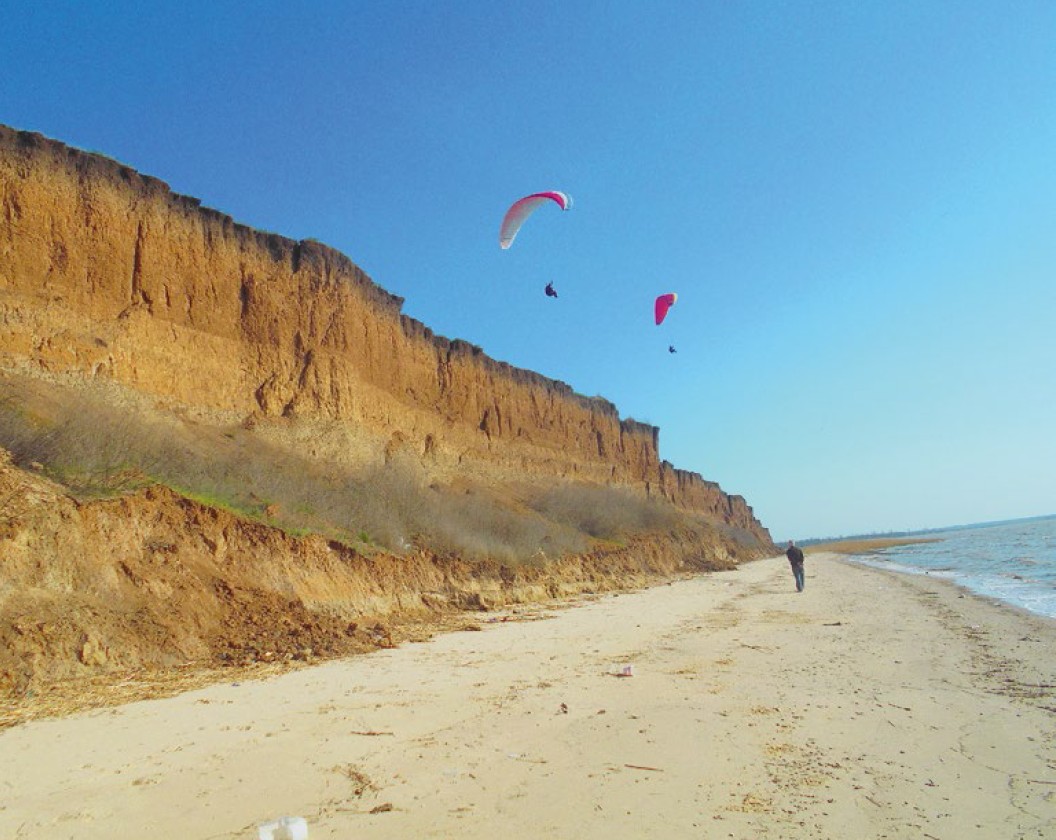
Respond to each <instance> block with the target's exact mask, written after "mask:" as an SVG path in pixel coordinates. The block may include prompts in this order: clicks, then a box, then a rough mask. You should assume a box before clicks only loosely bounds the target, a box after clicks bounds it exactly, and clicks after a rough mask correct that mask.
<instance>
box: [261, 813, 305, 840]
mask: <svg viewBox="0 0 1056 840" xmlns="http://www.w3.org/2000/svg"><path fill="white" fill-rule="evenodd" d="M257 831H258V835H257V836H258V840H308V823H307V822H305V819H304V817H279V818H278V819H277V820H272V821H271V822H266V823H261V824H260V825H258V826H257Z"/></svg>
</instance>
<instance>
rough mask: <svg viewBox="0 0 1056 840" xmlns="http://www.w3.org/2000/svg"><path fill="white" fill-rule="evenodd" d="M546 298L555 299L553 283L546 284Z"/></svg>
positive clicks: (555, 293) (555, 292)
mask: <svg viewBox="0 0 1056 840" xmlns="http://www.w3.org/2000/svg"><path fill="white" fill-rule="evenodd" d="M546 296H547V297H552V298H556V297H557V291H556V290H555V289H554V284H553V282H550V283H547V284H546Z"/></svg>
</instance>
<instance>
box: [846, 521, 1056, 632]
mask: <svg viewBox="0 0 1056 840" xmlns="http://www.w3.org/2000/svg"><path fill="white" fill-rule="evenodd" d="M922 536H924V537H927V538H938V539H939V540H940V542H933V543H920V544H917V545H905V546H897V547H894V548H888V549H884V550H882V551H877V552H874V553H873V554H863V555H860V556H858V557H856V558H854V559H855V560H857V561H859V562H862V563H866V564H867V565H870V566H877V567H879V568H883V569H891V570H893V571H898V572H906V573H910V574H929V575H935V576H941V577H945V578H949V579H950V580H952V581H954V582H955V583H958V584H960V585H961V586H963V587H965V588H966V589H968V590H970V591H972V592H975V593H978V594H979V595H986V596H988V597H990V598H996V599H998V600H1000V601H1005V602H1006V603H1009V604H1014V605H1015V606H1017V607H1021V608H1023V609H1026V610H1030V611H1031V612H1034V613H1038V614H1040V615H1045V616H1049V617H1050V618H1056V516H1047V517H1044V518H1041V519H1024V520H1019V521H1016V522H1002V523H999V524H993V525H977V526H971V527H967V528H954V529H950V530H945V531H935V532H932V533H928V534H924V535H922Z"/></svg>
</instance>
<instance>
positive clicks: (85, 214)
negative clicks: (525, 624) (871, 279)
mask: <svg viewBox="0 0 1056 840" xmlns="http://www.w3.org/2000/svg"><path fill="white" fill-rule="evenodd" d="M402 304H403V301H402V300H401V299H400V298H398V297H396V296H394V295H392V294H389V293H388V292H386V291H385V290H384V289H382V288H381V287H379V286H378V285H377V284H375V283H374V282H373V281H372V280H371V279H370V278H369V277H367V276H366V275H365V274H364V273H363V272H362V271H361V270H360V269H359V268H358V267H357V266H356V265H355V264H354V263H353V262H352V261H351V260H349V259H348V258H347V257H346V256H344V255H343V254H341V253H338V252H337V251H335V250H333V249H331V248H329V247H327V246H325V245H323V244H321V243H318V242H315V241H312V240H304V241H300V242H295V241H293V240H290V239H287V238H284V237H282V236H279V235H276V234H271V233H264V232H260V231H256V230H252V229H250V228H248V227H246V226H244V225H240V224H237V223H236V222H234V221H233V220H232V219H231V218H230V217H228V216H226V215H224V214H222V213H219V212H217V211H215V210H210V209H208V208H204V207H202V206H200V204H199V202H198V201H197V200H196V199H193V198H188V197H186V196H181V195H177V194H175V193H173V192H172V191H171V190H170V189H169V187H168V186H167V185H166V184H164V183H163V182H161V181H159V180H157V179H155V178H151V177H147V176H143V175H140V174H139V173H137V172H135V171H134V170H132V169H130V168H129V167H127V166H123V165H121V164H120V163H117V162H115V161H113V160H110V159H108V158H105V157H103V156H100V155H97V154H91V153H86V152H82V151H79V150H77V149H73V148H70V147H68V146H65V145H63V144H62V143H59V142H56V141H53V140H49V139H46V138H44V137H42V136H40V135H37V134H32V133H27V132H20V131H16V130H13V129H10V128H6V127H2V126H0V375H2V376H4V377H7V378H6V379H2V380H0V381H3V382H6V383H8V386H5V387H6V391H0V398H2V399H3V400H4V401H5V403H4V406H5V409H6V408H10V407H11V405H10V404H11V403H12V401H14V402H16V403H17V402H19V401H20V400H21V399H23V398H24V396H25V395H26V394H28V393H30V392H31V391H32V389H27V388H25V387H24V384H25V383H26V382H27V381H29V382H34V383H36V384H38V385H40V386H41V388H42V389H44V388H45V386H46V387H47V388H50V389H51V390H50V391H48V393H49V394H51V395H52V396H54V395H58V396H54V398H55V399H58V400H61V399H63V396H62V395H63V394H64V393H65V394H76V393H77V391H78V389H83V390H84V391H86V392H91V394H92V395H93V396H92V399H99V398H100V395H101V398H104V399H110V400H114V401H115V402H117V403H119V404H120V406H121V407H128V406H132V407H133V408H134V409H136V410H142V409H144V407H147V408H148V409H149V410H150V411H155V412H161V413H163V414H164V416H166V417H169V418H173V417H175V418H178V419H179V421H180V422H183V421H184V418H186V419H187V422H188V423H189V427H188V428H189V429H190V431H189V434H199V435H201V436H202V437H203V438H207V437H208V435H206V434H205V429H204V426H205V425H209V428H210V430H211V434H213V435H221V436H223V435H226V434H230V435H231V436H232V437H233V436H234V434H233V432H230V429H231V427H232V426H233V425H234V424H237V425H238V426H240V427H241V429H240V430H239V431H244V432H245V433H246V434H249V435H253V436H257V435H259V436H260V438H261V440H263V441H266V442H267V444H268V445H269V446H271V445H275V444H277V445H279V446H280V447H282V446H284V447H287V448H288V450H289V451H293V452H295V453H296V454H297V457H298V458H302V459H304V460H305V462H306V463H309V464H311V463H326V464H333V463H339V464H342V465H344V466H347V467H351V468H356V467H366V468H372V467H376V466H378V465H382V464H385V463H387V462H389V461H391V460H393V459H395V458H398V459H399V463H400V464H401V465H402V464H405V463H410V464H412V465H413V468H414V470H415V471H416V475H419V476H422V477H424V482H423V485H424V483H428V484H429V486H430V487H432V486H444V485H448V486H450V487H452V488H453V489H454V490H456V491H457V490H458V489H460V488H462V487H465V486H472V487H473V488H474V492H479V491H480V490H481V488H483V490H484V492H487V490H488V488H492V489H494V492H495V494H496V497H501V496H502V491H501V488H502V487H503V486H506V487H510V486H514V485H517V484H523V483H524V482H529V483H531V484H532V485H533V486H535V487H537V488H538V487H543V488H547V487H549V486H551V485H556V484H559V483H561V482H566V481H567V482H581V483H583V484H586V485H603V486H606V487H616V488H621V489H622V488H631V489H633V490H635V491H637V493H639V494H640V495H641V496H643V497H645V496H648V497H650V498H652V499H661V500H666V501H668V502H670V503H671V504H673V505H674V506H676V507H678V508H681V509H682V510H684V511H686V512H689V513H691V514H694V516H692V517H689V518H683V525H681V526H679V525H671V526H669V527H667V528H666V530H659V531H658V530H654V531H652V532H647V531H644V530H643V531H642V532H641V533H636V534H630V535H628V536H627V538H626V539H625V540H620V541H611V542H608V543H606V542H604V541H595V542H594V543H593V547H592V548H589V549H587V550H585V551H584V552H583V553H580V554H575V555H572V554H569V553H566V554H565V556H560V554H559V553H558V554H555V555H554V556H549V557H548V556H547V555H545V554H543V553H542V552H541V551H540V552H539V556H540V557H541V558H542V560H541V561H539V562H536V561H535V560H533V561H532V562H524V563H520V564H507V563H502V562H498V561H495V560H480V559H479V558H478V559H476V560H472V561H471V560H468V559H465V558H462V557H459V556H454V555H453V554H452V552H450V551H447V552H446V553H438V551H439V550H438V549H435V550H433V549H430V547H429V546H428V545H425V544H416V545H413V546H412V545H410V544H408V545H406V546H404V547H403V549H402V550H401V551H400V553H399V554H398V555H396V554H391V553H387V552H386V551H385V550H382V549H379V548H377V547H376V546H364V545H358V546H352V545H349V544H348V543H347V542H336V541H334V540H330V539H327V538H324V537H322V536H307V537H304V536H300V537H298V536H293V535H291V534H290V533H286V532H284V531H282V530H280V529H279V528H276V527H272V524H274V523H271V524H269V521H252V520H251V519H246V518H244V517H240V516H238V515H235V514H234V513H231V512H229V511H227V510H224V509H222V508H221V507H217V506H216V505H210V504H206V503H204V502H201V501H195V500H194V499H192V498H188V494H181V493H178V492H175V491H174V490H172V489H169V488H167V487H164V486H148V487H142V486H139V485H137V486H139V489H136V490H134V491H132V492H126V493H124V494H122V495H119V496H117V497H114V498H102V499H87V498H74V497H73V496H71V495H70V494H69V493H68V492H66V489H65V488H64V487H63V486H60V485H58V484H54V483H52V482H51V481H50V480H49V479H48V478H47V477H46V475H45V474H46V473H47V470H46V469H44V467H43V465H41V464H34V463H24V462H20V463H19V464H17V465H16V464H15V463H14V462H13V461H12V460H11V459H10V457H9V456H8V453H7V452H6V451H4V450H2V449H0V560H2V563H0V701H4V702H3V703H0V706H3V705H5V704H8V706H7V708H8V709H9V710H10V709H17V712H12V713H11V714H12V715H14V717H12V716H7V717H5V715H4V713H3V710H2V708H0V725H2V723H3V722H4V721H5V720H6V721H7V722H11V721H13V720H15V719H17V718H18V716H19V715H25V714H33V713H34V709H35V708H37V706H36V701H34V699H33V698H34V696H37V695H39V693H40V692H39V691H37V689H42V688H43V687H44V686H49V685H50V686H51V689H52V690H55V689H57V687H59V686H60V685H62V684H67V685H68V684H69V681H70V680H76V679H91V678H92V677H93V675H98V674H111V673H113V672H116V671H120V672H122V673H123V674H126V675H128V674H132V675H133V677H134V679H133V678H132V677H129V678H128V679H129V680H131V682H130V683H129V684H131V683H132V682H135V680H137V679H139V677H136V676H135V675H136V674H140V673H141V672H142V671H143V669H147V670H149V671H151V672H152V673H167V674H170V675H171V673H172V670H173V668H174V667H175V666H181V667H183V666H186V665H188V664H191V665H195V666H202V667H215V666H218V665H225V664H234V665H244V664H250V663H260V662H281V661H293V660H295V659H311V658H313V657H318V656H334V655H339V654H343V653H348V652H353V651H356V650H362V649H366V648H370V647H374V646H378V645H385V644H391V643H392V642H393V639H394V637H395V638H396V639H398V638H399V634H400V630H399V628H400V627H407V626H410V624H408V622H411V623H413V622H421V621H426V620H434V619H437V617H439V616H443V615H445V614H446V615H452V614H457V612H458V611H460V610H464V609H467V608H468V609H491V608H495V607H500V606H504V605H510V604H517V603H523V602H528V601H538V600H544V599H548V598H554V597H564V596H568V595H572V594H575V593H583V592H597V591H602V590H606V589H619V588H627V587H634V586H639V585H644V584H645V583H647V582H649V581H651V580H656V579H657V577H658V576H670V575H674V574H678V573H684V572H692V571H699V570H704V569H714V568H725V567H729V566H732V565H734V564H736V563H737V562H739V561H741V560H745V559H749V558H752V557H758V556H761V555H762V554H765V553H766V552H767V551H769V550H771V549H772V543H771V540H770V536H769V534H768V533H767V531H766V529H765V528H764V527H763V526H762V525H761V524H760V523H759V522H758V520H757V519H756V518H755V516H754V515H753V512H752V509H751V508H750V507H749V506H748V504H747V503H746V501H745V500H744V499H743V498H741V497H740V496H731V495H727V494H726V493H725V492H723V491H722V489H721V488H720V487H719V486H718V485H717V484H715V483H714V482H710V481H706V480H704V479H703V478H702V477H701V476H699V475H697V474H695V473H691V472H686V471H683V470H678V469H675V468H674V467H673V466H672V465H671V464H669V463H667V462H665V461H663V460H661V458H660V455H659V431H658V429H657V428H655V427H653V426H650V425H646V424H643V423H638V422H635V421H634V420H630V419H622V418H621V417H620V416H619V413H618V412H617V410H616V407H615V406H614V405H612V404H611V403H610V402H608V401H606V400H604V399H600V398H587V397H584V396H581V395H579V394H576V393H574V392H573V391H572V389H571V388H570V387H569V386H568V385H566V384H564V383H562V382H558V381H555V380H552V379H548V378H546V377H544V376H541V375H539V374H537V373H533V372H531V371H527V370H521V369H518V368H515V367H512V366H510V365H508V364H505V363H503V362H500V361H496V360H494V359H492V358H490V357H488V356H487V355H486V354H485V353H484V352H483V350H482V349H481V348H479V347H476V346H473V345H471V344H468V343H466V342H464V341H459V340H449V339H447V338H444V337H442V336H438V335H435V334H434V333H433V332H432V331H431V330H429V329H428V327H426V326H425V325H423V324H421V323H419V322H418V321H415V320H414V319H412V318H409V317H407V316H406V315H404V314H403V313H402V311H401V310H402ZM16 381H17V382H19V383H22V384H21V385H19V386H18V388H16V386H15V385H14V383H15V382H16ZM41 393H44V391H43V390H42V391H41ZM49 398H51V397H49ZM84 404H88V403H87V402H85V401H84V400H81V399H80V398H79V397H71V398H70V400H69V405H68V406H66V410H67V413H68V412H69V411H70V410H73V411H76V410H77V408H76V407H77V406H78V405H84ZM23 409H24V410H23ZM38 409H39V406H35V405H34V406H28V405H26V406H21V408H20V407H19V406H17V405H16V406H15V413H16V414H18V413H19V411H22V414H24V415H26V417H25V418H23V419H26V422H29V423H32V422H35V420H34V417H30V416H29V415H32V414H34V412H37V411H38ZM27 418H28V419H27ZM225 430H227V431H225ZM254 439H256V438H254ZM31 460H32V459H23V461H31ZM190 495H193V494H190ZM511 498H513V497H512V496H509V495H508V496H506V497H505V499H506V501H507V502H508V503H509V504H514V503H512V502H509V499H511ZM265 519H266V517H265ZM689 520H692V521H693V523H695V524H692V525H689V526H687V525H686V524H685V523H686V522H689ZM533 557H534V555H533ZM394 634H395V636H394ZM166 669H167V670H166ZM181 673H182V671H181ZM166 679H168V677H166ZM123 684H124V683H123ZM77 685H78V686H79V687H78V688H76V689H75V690H74V691H73V695H75V696H78V697H82V698H83V697H84V696H86V695H85V690H84V688H83V686H81V684H80V683H77ZM106 691H107V692H108V693H107V695H106V696H107V697H111V698H112V697H115V696H116V695H113V694H112V687H111V685H110V683H107V685H106ZM60 693H61V692H60ZM53 696H58V695H53ZM5 698H6V699H5ZM9 704H14V705H9Z"/></svg>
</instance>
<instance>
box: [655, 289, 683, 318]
mask: <svg viewBox="0 0 1056 840" xmlns="http://www.w3.org/2000/svg"><path fill="white" fill-rule="evenodd" d="M676 300H678V295H677V294H675V293H674V292H670V293H669V294H666V295H660V297H658V298H657V299H656V305H655V306H654V307H653V310H654V312H655V313H656V323H657V326H659V325H660V324H661V323H663V320H664V318H666V317H667V310H669V309H670V308H671V307H672V306H674V305H675V301H676Z"/></svg>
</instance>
